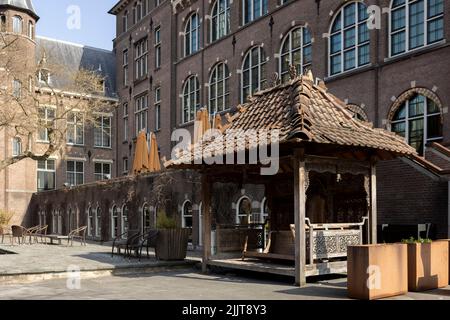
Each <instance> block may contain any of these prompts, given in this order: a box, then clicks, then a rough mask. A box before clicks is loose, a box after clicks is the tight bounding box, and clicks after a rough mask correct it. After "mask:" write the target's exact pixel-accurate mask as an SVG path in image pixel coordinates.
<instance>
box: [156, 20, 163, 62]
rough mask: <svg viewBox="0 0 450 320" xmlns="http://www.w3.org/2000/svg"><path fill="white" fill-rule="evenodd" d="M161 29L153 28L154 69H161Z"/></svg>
mask: <svg viewBox="0 0 450 320" xmlns="http://www.w3.org/2000/svg"><path fill="white" fill-rule="evenodd" d="M161 58H162V56H161V27H156V28H155V69H158V68H160V67H161Z"/></svg>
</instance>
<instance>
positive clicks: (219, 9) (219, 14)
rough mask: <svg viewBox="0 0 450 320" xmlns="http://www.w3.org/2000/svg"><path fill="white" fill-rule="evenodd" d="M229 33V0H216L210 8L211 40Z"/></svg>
mask: <svg viewBox="0 0 450 320" xmlns="http://www.w3.org/2000/svg"><path fill="white" fill-rule="evenodd" d="M229 33H230V0H217V1H216V2H215V3H214V5H213V8H212V10H211V41H216V40H218V39H220V38H222V37H223V36H226V35H227V34H229Z"/></svg>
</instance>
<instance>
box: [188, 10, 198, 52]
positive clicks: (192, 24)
mask: <svg viewBox="0 0 450 320" xmlns="http://www.w3.org/2000/svg"><path fill="white" fill-rule="evenodd" d="M199 30H200V20H199V18H198V14H196V13H193V14H192V15H191V16H190V17H189V18H188V20H187V22H186V27H185V29H184V56H188V55H190V54H193V53H194V52H197V51H198V48H199V47H200V45H199V42H200V39H199V35H200V32H199Z"/></svg>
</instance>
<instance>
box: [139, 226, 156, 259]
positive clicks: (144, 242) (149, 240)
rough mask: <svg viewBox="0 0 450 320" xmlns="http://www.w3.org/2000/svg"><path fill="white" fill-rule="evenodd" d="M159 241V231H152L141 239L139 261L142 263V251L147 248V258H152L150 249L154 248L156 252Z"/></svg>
mask: <svg viewBox="0 0 450 320" xmlns="http://www.w3.org/2000/svg"><path fill="white" fill-rule="evenodd" d="M157 240H158V230H156V229H151V230H149V231H148V232H147V233H146V234H144V236H143V237H142V239H141V242H140V246H139V261H141V257H142V249H143V248H144V247H145V248H146V250H147V258H149V257H150V255H149V252H148V249H149V248H154V249H155V251H156V241H157Z"/></svg>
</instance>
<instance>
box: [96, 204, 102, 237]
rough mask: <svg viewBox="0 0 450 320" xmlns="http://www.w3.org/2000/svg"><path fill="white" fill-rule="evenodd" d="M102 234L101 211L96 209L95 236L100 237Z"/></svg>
mask: <svg viewBox="0 0 450 320" xmlns="http://www.w3.org/2000/svg"><path fill="white" fill-rule="evenodd" d="M101 234H102V209H101V208H100V207H97V210H95V236H96V237H100V236H101Z"/></svg>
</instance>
